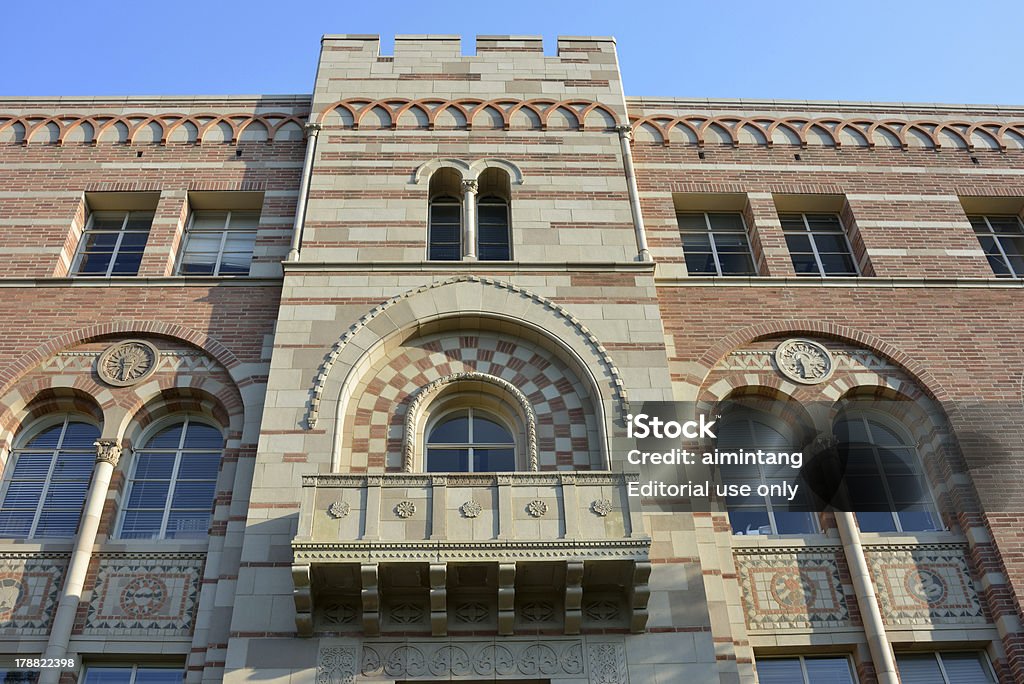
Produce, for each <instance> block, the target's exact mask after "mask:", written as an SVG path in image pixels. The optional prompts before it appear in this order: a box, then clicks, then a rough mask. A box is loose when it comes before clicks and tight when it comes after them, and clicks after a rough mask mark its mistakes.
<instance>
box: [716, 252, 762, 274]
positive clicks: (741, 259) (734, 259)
mask: <svg viewBox="0 0 1024 684" xmlns="http://www.w3.org/2000/svg"><path fill="white" fill-rule="evenodd" d="M718 261H719V263H720V264H721V265H722V275H753V274H754V262H753V261H752V260H751V258H750V255H749V254H722V253H721V252H719V254H718Z"/></svg>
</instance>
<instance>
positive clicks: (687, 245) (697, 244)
mask: <svg viewBox="0 0 1024 684" xmlns="http://www.w3.org/2000/svg"><path fill="white" fill-rule="evenodd" d="M683 249H684V250H686V251H690V250H692V251H694V252H710V251H711V236H710V235H709V234H708V233H683Z"/></svg>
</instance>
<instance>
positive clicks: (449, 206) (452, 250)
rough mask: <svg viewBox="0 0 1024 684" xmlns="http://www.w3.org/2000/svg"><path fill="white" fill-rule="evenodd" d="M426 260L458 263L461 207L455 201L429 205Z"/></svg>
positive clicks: (460, 247)
mask: <svg viewBox="0 0 1024 684" xmlns="http://www.w3.org/2000/svg"><path fill="white" fill-rule="evenodd" d="M427 241H428V249H427V259H429V260H430V261H459V260H460V259H461V258H462V207H461V205H460V204H459V203H458V202H456V201H455V200H451V201H448V200H434V201H433V202H431V203H430V235H429V236H428V237H427Z"/></svg>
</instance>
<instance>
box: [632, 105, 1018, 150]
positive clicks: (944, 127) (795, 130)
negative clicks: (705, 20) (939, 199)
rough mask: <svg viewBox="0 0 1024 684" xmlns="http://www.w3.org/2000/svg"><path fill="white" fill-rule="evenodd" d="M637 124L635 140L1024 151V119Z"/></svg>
mask: <svg viewBox="0 0 1024 684" xmlns="http://www.w3.org/2000/svg"><path fill="white" fill-rule="evenodd" d="M632 125H633V136H634V140H635V141H636V142H638V143H653V144H661V145H670V144H680V145H705V144H711V145H716V144H724V145H733V146H738V145H740V144H744V145H761V146H767V147H771V146H772V145H799V146H801V147H807V146H814V147H867V148H872V147H881V148H896V149H904V150H905V149H909V148H925V149H943V148H952V149H966V150H972V151H973V150H975V149H981V150H1007V149H1024V122H1020V123H1000V122H995V121H987V122H985V121H982V122H978V121H932V120H915V121H905V120H898V119H884V120H871V119H836V118H818V119H809V118H800V117H787V118H781V119H775V118H759V117H754V118H744V117H735V116H719V117H705V116H700V115H685V116H677V117H673V116H669V115H659V114H654V115H650V116H646V117H642V118H637V119H634V120H633V122H632Z"/></svg>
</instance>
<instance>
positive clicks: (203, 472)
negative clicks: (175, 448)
mask: <svg viewBox="0 0 1024 684" xmlns="http://www.w3.org/2000/svg"><path fill="white" fill-rule="evenodd" d="M219 472H220V454H219V453H210V454H188V453H186V454H182V455H181V464H180V465H179V466H178V477H179V478H180V479H183V480H216V479H217V474H218V473H219Z"/></svg>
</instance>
